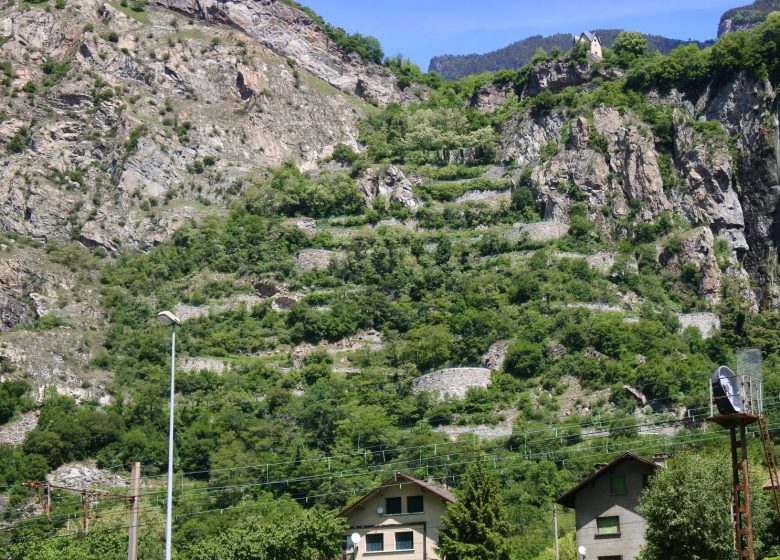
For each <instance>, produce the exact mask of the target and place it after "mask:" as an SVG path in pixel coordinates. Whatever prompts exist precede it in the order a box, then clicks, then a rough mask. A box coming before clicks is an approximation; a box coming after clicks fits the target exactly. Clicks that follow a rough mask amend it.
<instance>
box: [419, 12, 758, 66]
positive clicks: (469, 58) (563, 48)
mask: <svg viewBox="0 0 780 560" xmlns="http://www.w3.org/2000/svg"><path fill="white" fill-rule="evenodd" d="M764 17H766V15H765V14H764ZM759 21H760V20H759ZM589 31H590V30H589ZM592 31H593V32H594V33H596V34H598V36H599V39H601V43H602V44H603V45H604V46H605V47H612V44H613V43H614V42H615V39H617V36H618V35H619V34H620V32H621V31H622V30H621V29H595V30H592ZM643 35H644V38H645V39H646V40H647V44H648V50H650V51H658V52H660V53H661V54H669V53H670V52H671V51H672V49H675V48H677V47H679V46H681V45H686V44H691V43H692V44H695V45H696V46H698V47H699V48H706V47H708V46H709V45H711V44H712V41H688V40H682V39H670V38H668V37H663V36H661V35H652V34H643ZM573 43H574V37H573V36H572V35H570V34H568V33H557V34H555V35H550V36H546V37H545V36H542V35H534V36H533V37H527V38H525V39H521V40H520V41H516V42H514V43H512V44H510V45H507V46H506V47H504V48H501V49H497V50H495V51H492V52H489V53H485V54H465V55H451V54H444V55H438V56H435V57H433V58H432V59H431V62H430V64H429V65H428V71H429V72H438V73H439V74H441V75H442V76H443V77H444V78H445V79H447V80H459V79H461V78H465V77H466V76H470V75H472V74H481V73H482V72H496V71H499V70H519V69H520V68H521V67H523V66H525V65H526V64H528V63H529V62H530V61H531V59H532V58H533V57H534V55H535V54H537V51H538V50H539V49H541V50H544V51H546V52H551V51H552V50H553V49H555V50H557V51H560V52H564V53H565V52H568V51H569V50H570V49H571V47H572V45H573Z"/></svg>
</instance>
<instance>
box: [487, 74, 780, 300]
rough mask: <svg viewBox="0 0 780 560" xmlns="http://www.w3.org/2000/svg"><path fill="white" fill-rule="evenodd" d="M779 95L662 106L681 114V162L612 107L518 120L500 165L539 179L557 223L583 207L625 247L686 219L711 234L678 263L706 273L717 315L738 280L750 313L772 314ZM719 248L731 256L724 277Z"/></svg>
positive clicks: (716, 94) (748, 94) (723, 96)
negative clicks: (650, 226) (649, 228)
mask: <svg viewBox="0 0 780 560" xmlns="http://www.w3.org/2000/svg"><path fill="white" fill-rule="evenodd" d="M541 74H542V76H546V75H548V74H549V69H548V68H543V69H542V71H541ZM556 74H557V75H561V76H568V75H569V72H557V73H556ZM537 81H538V80H535V79H532V83H536V82H537ZM768 88H769V85H768V84H767V83H764V82H757V81H751V80H747V79H745V78H743V77H740V78H738V79H737V80H735V81H734V82H732V83H730V84H727V85H725V86H723V87H722V88H721V89H720V90H718V91H712V92H707V93H706V94H705V95H704V96H702V98H701V99H698V100H695V103H694V102H690V101H685V100H684V99H683V98H681V97H680V96H679V95H677V94H672V95H670V96H668V97H667V98H664V99H661V98H659V97H657V96H656V98H655V99H656V101H655V103H658V104H659V105H660V104H672V105H673V106H675V107H676V108H675V109H674V118H673V146H671V150H670V151H667V150H668V148H663V147H662V146H661V145H660V140H659V138H657V137H656V136H655V135H654V133H653V131H652V130H650V128H649V127H648V126H647V125H646V124H644V123H643V122H642V121H641V120H640V119H639V118H638V117H637V116H635V115H633V114H631V112H630V111H618V110H616V109H611V108H606V107H604V108H597V109H596V110H594V111H593V114H592V117H590V118H586V117H583V116H580V117H576V118H574V119H569V118H567V117H566V116H565V115H564V114H563V113H561V112H558V111H556V112H552V113H551V114H548V115H546V116H543V117H540V116H535V115H533V114H532V113H531V112H526V113H518V114H516V115H514V116H513V117H511V118H510V119H509V120H508V121H507V122H506V124H505V125H504V127H503V130H502V134H501V143H500V146H499V149H498V156H499V159H500V160H502V161H503V162H504V163H505V164H511V165H515V166H517V167H520V168H530V169H532V173H531V176H530V178H531V185H532V188H533V190H534V193H535V196H536V198H537V201H538V202H539V203H540V204H541V205H543V207H544V215H545V219H546V220H549V221H551V222H555V223H565V222H568V220H569V211H570V208H571V205H572V204H573V203H575V202H581V203H582V204H584V206H585V208H586V212H587V218H588V219H589V220H591V221H592V222H594V223H595V224H596V225H597V226H598V227H599V228H600V229H601V230H602V231H603V232H604V234H605V235H615V234H617V235H618V236H622V235H625V231H623V230H621V228H626V227H628V228H630V227H631V224H640V223H649V222H655V221H658V220H659V219H661V218H662V216H663V215H667V216H677V217H679V218H682V219H684V220H685V221H686V222H687V223H689V224H690V225H691V226H692V227H694V228H700V229H695V230H693V231H695V232H697V233H695V234H692V237H691V238H687V239H686V241H685V242H684V243H683V244H682V247H681V253H680V255H679V258H678V259H677V260H675V263H678V264H680V266H683V265H685V264H690V265H694V266H695V267H697V268H699V269H700V270H701V271H702V273H703V275H704V276H703V277H704V280H703V282H702V285H701V287H700V290H701V294H700V295H701V296H702V297H704V298H705V299H706V300H707V301H709V302H711V303H717V302H718V301H719V300H720V292H721V290H720V287H721V285H722V278H723V277H726V276H727V277H729V278H731V280H732V281H733V282H734V284H735V285H736V286H737V287H738V289H739V290H741V292H742V293H743V294H745V296H746V299H747V300H748V301H749V302H750V304H751V306H753V307H754V308H755V307H757V306H758V305H759V304H762V305H763V306H765V307H766V306H768V307H773V306H776V305H777V302H778V293H777V290H776V288H775V287H774V281H773V276H772V271H771V270H770V269H771V268H772V265H770V264H767V263H772V262H774V258H775V257H774V255H775V253H776V247H777V244H778V241H779V240H780V238H778V235H779V234H778V224H777V218H776V208H777V196H778V187H777V158H776V155H775V150H776V140H775V137H774V135H775V134H776V127H775V124H774V115H773V113H772V112H771V107H772V105H771V103H772V101H771V100H772V93H771V91H770V90H769V89H768ZM704 121H709V122H706V123H705V122H704ZM712 121H716V122H712ZM717 123H720V125H718V124H717ZM662 159H665V160H666V161H664V162H662V161H661V160H662ZM662 163H664V167H665V169H664V170H663V171H662ZM621 224H622V225H621ZM724 243H725V245H724ZM716 245H717V246H719V247H721V249H722V250H725V248H726V247H727V248H728V255H723V259H724V262H722V263H721V266H718V265H717V264H716V261H715V247H716ZM659 250H660V248H659ZM659 254H660V253H659ZM671 261H672V259H669V258H667V259H666V262H667V263H670V264H672V263H671ZM678 268H679V267H678ZM749 278H753V279H754V291H752V292H751V290H750V289H749V288H748V286H749Z"/></svg>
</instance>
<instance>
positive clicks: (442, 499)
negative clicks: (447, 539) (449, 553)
mask: <svg viewBox="0 0 780 560" xmlns="http://www.w3.org/2000/svg"><path fill="white" fill-rule="evenodd" d="M452 503H455V496H453V495H452V494H451V493H450V492H449V491H448V490H446V489H445V488H441V487H440V486H436V485H434V484H430V483H428V482H423V481H422V480H418V479H416V478H414V477H411V476H409V475H407V474H404V473H400V472H399V473H396V474H394V475H393V476H391V477H390V478H388V479H387V480H385V481H384V482H382V484H380V485H379V486H378V487H376V488H374V489H373V490H372V491H371V492H369V493H368V494H366V495H365V496H363V497H362V498H360V499H359V500H358V501H357V502H355V503H354V504H352V505H351V506H349V507H347V508H345V509H344V510H342V511H341V512H340V513H339V514H338V516H339V517H343V518H344V519H346V521H347V525H348V526H349V530H348V533H347V536H346V539H349V538H350V535H352V534H353V533H357V534H358V535H359V536H360V540H359V541H358V543H357V546H353V545H352V543H351V541H349V540H347V541H346V542H347V549H346V554H345V556H344V558H345V559H346V560H358V559H362V558H371V557H375V556H377V553H380V554H378V556H381V558H382V560H395V559H403V560H436V559H437V558H438V557H437V556H436V551H435V548H436V546H437V545H438V541H439V530H440V529H441V527H442V524H441V518H442V516H443V515H444V513H445V512H446V510H447V505H448V504H452Z"/></svg>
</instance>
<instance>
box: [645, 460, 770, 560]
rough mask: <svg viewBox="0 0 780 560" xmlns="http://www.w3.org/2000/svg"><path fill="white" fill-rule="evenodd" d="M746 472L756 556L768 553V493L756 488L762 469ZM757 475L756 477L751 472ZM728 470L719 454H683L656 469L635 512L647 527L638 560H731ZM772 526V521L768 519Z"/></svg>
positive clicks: (758, 487)
mask: <svg viewBox="0 0 780 560" xmlns="http://www.w3.org/2000/svg"><path fill="white" fill-rule="evenodd" d="M755 471H756V469H754V472H753V473H751V475H752V480H751V483H752V484H751V492H750V494H751V498H752V500H751V501H752V508H753V532H754V537H755V547H756V555H757V556H756V557H761V556H763V555H764V554H766V553H769V554H771V555H775V554H777V550H776V549H775V550H772V551H771V552H770V548H771V547H770V546H769V542H767V541H768V540H771V541H774V543H773V544H775V546H776V544H777V543H776V541H777V537H776V535H772V533H771V532H770V527H769V526H770V524H771V522H772V518H773V517H776V514H775V512H774V510H773V509H772V505H771V504H770V497H769V495H768V492H765V491H763V490H762V489H761V483H760V482H757V481H761V480H763V479H764V477H767V476H768V475H767V474H766V471H762V470H761V469H758V470H757V472H755ZM758 473H760V474H759V475H758V476H757V474H758ZM731 485H732V480H731V469H730V468H729V464H728V462H727V461H723V457H722V455H715V454H701V453H698V454H697V453H691V452H684V453H680V454H678V455H676V456H675V457H674V458H673V459H672V460H671V461H670V462H669V465H668V467H667V468H666V469H661V470H660V471H658V472H657V473H656V474H655V475H654V476H653V478H652V479H651V483H650V486H649V488H648V489H647V490H646V491H645V493H644V494H643V496H642V499H641V502H640V506H639V513H640V514H641V515H643V516H644V517H645V518H646V519H647V521H648V524H649V529H648V532H647V547H646V548H645V549H644V550H643V551H642V555H641V558H642V560H661V559H663V560H684V559H685V560H687V559H690V558H702V559H704V558H708V559H712V560H731V559H732V558H734V557H735V556H736V550H735V548H734V536H733V520H732V518H731V515H729V509H730V507H731V497H732V496H731V492H732V486H731ZM774 521H775V523H776V522H777V520H776V519H775V520H774Z"/></svg>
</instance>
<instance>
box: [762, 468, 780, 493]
mask: <svg viewBox="0 0 780 560" xmlns="http://www.w3.org/2000/svg"><path fill="white" fill-rule="evenodd" d="M773 478H774V479H775V480H780V471H775V476H774V477H772V476H770V477H769V482H767V483H766V484H764V485H763V486H762V487H761V488H762V489H764V490H772V489H774V485H773V484H772V479H773Z"/></svg>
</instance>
